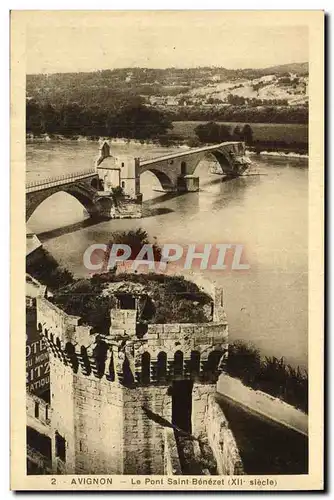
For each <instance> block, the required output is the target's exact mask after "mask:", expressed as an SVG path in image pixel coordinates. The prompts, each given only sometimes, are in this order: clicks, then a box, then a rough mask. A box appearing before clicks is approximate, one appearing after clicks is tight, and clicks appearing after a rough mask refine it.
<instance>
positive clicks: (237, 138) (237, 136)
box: [233, 125, 242, 141]
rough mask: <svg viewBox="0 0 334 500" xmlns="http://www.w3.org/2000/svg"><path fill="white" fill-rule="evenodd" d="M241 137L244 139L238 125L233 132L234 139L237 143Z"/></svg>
mask: <svg viewBox="0 0 334 500" xmlns="http://www.w3.org/2000/svg"><path fill="white" fill-rule="evenodd" d="M241 137H242V132H241V128H240V127H239V125H237V126H236V127H235V129H234V130H233V138H234V139H235V140H237V141H240V140H241Z"/></svg>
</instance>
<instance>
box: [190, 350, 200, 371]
mask: <svg viewBox="0 0 334 500" xmlns="http://www.w3.org/2000/svg"><path fill="white" fill-rule="evenodd" d="M189 365H190V366H189V368H190V374H191V375H199V372H200V367H201V354H200V352H199V351H191V353H190V364H189Z"/></svg>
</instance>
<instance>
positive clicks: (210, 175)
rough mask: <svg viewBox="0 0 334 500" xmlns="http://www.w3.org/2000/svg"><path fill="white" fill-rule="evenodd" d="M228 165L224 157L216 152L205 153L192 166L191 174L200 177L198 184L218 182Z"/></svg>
mask: <svg viewBox="0 0 334 500" xmlns="http://www.w3.org/2000/svg"><path fill="white" fill-rule="evenodd" d="M227 166H228V161H227V159H226V157H225V156H224V155H222V154H218V153H216V152H214V153H210V152H207V153H205V154H204V155H203V156H202V158H201V159H200V160H199V162H198V163H197V165H196V166H195V168H194V171H193V173H192V175H194V176H196V177H199V178H200V185H201V186H202V187H203V186H206V185H212V184H213V185H214V184H219V183H220V182H221V180H222V178H223V176H224V174H225V168H226V167H227Z"/></svg>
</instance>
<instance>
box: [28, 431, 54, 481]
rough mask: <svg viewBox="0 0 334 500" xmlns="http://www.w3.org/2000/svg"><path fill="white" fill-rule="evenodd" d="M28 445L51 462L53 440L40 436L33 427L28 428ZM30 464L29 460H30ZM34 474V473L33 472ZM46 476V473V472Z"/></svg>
mask: <svg viewBox="0 0 334 500" xmlns="http://www.w3.org/2000/svg"><path fill="white" fill-rule="evenodd" d="M27 445H28V446H29V447H30V448H32V449H33V450H36V451H38V452H39V453H40V454H41V455H43V457H45V458H47V459H48V460H51V438H50V437H48V436H44V434H40V433H39V432H38V431H36V430H35V429H33V428H31V427H27ZM28 462H29V458H28ZM31 473H32V474H33V472H31ZM44 474H45V471H44Z"/></svg>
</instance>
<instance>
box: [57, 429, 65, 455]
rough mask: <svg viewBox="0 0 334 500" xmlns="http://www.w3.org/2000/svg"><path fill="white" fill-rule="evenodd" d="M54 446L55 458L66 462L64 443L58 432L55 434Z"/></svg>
mask: <svg viewBox="0 0 334 500" xmlns="http://www.w3.org/2000/svg"><path fill="white" fill-rule="evenodd" d="M55 444H56V457H59V458H60V460H62V461H63V462H66V441H65V438H63V436H61V435H60V434H59V432H58V431H56V432H55Z"/></svg>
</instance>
